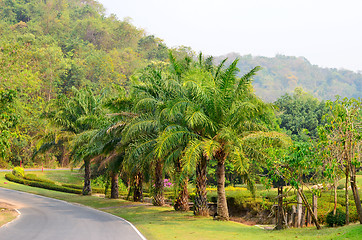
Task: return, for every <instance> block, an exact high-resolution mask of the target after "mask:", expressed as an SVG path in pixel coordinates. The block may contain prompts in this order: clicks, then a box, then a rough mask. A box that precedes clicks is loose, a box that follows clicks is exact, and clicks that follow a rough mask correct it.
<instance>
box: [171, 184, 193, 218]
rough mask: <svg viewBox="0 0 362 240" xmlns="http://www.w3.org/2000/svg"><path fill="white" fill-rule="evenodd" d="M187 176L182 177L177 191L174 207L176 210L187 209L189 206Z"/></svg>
mask: <svg viewBox="0 0 362 240" xmlns="http://www.w3.org/2000/svg"><path fill="white" fill-rule="evenodd" d="M188 181H189V180H188V178H186V179H184V180H183V181H182V183H181V186H180V191H179V193H178V196H177V199H176V202H175V205H174V208H175V210H176V211H188V210H190V207H189V192H188V189H187V184H188Z"/></svg>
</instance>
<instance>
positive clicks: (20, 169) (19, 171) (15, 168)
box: [13, 167, 24, 178]
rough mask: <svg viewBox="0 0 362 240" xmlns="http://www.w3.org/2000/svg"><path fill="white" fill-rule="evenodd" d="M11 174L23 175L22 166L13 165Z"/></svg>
mask: <svg viewBox="0 0 362 240" xmlns="http://www.w3.org/2000/svg"><path fill="white" fill-rule="evenodd" d="M13 175H14V176H17V177H21V178H23V177H24V168H21V167H14V169H13Z"/></svg>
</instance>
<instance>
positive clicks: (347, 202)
mask: <svg viewBox="0 0 362 240" xmlns="http://www.w3.org/2000/svg"><path fill="white" fill-rule="evenodd" d="M345 187H346V191H345V198H346V225H348V224H349V197H348V171H347V173H346V185H345Z"/></svg>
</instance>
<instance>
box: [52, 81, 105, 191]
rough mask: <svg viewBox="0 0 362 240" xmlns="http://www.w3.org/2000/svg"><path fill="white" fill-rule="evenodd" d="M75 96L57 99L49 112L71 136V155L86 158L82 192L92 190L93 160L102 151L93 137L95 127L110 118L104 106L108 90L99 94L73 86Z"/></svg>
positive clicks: (77, 160) (55, 121)
mask: <svg viewBox="0 0 362 240" xmlns="http://www.w3.org/2000/svg"><path fill="white" fill-rule="evenodd" d="M72 93H73V97H70V98H69V97H66V96H64V95H63V96H61V97H59V98H58V99H57V100H56V102H55V103H54V105H53V106H54V109H53V111H51V112H50V113H48V114H47V117H48V118H49V119H50V120H51V122H52V123H53V124H54V125H56V126H58V127H59V128H60V131H62V132H67V133H69V134H68V136H69V135H72V137H69V141H71V143H72V151H71V155H70V158H71V159H72V160H73V162H74V163H77V162H79V161H83V162H84V164H83V165H84V172H85V173H84V187H83V194H84V195H89V194H91V185H90V174H91V171H90V163H91V160H92V159H93V158H94V157H96V156H98V155H99V154H100V149H101V148H100V146H98V145H97V141H91V139H92V138H94V137H95V136H97V131H96V129H100V128H102V127H103V126H105V125H107V118H106V116H105V112H104V109H103V101H104V100H105V96H106V94H105V92H104V93H103V94H100V95H98V96H96V95H94V94H93V92H92V91H91V90H90V89H82V90H77V89H76V88H72Z"/></svg>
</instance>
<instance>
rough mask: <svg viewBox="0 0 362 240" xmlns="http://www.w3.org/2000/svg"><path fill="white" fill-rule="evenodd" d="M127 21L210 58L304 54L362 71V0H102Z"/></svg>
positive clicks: (316, 60)
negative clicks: (229, 54)
mask: <svg viewBox="0 0 362 240" xmlns="http://www.w3.org/2000/svg"><path fill="white" fill-rule="evenodd" d="M98 1H99V2H101V3H102V4H103V5H104V6H105V8H106V9H107V13H114V14H116V15H117V17H118V18H119V19H120V20H122V19H124V18H125V17H130V18H131V19H132V20H131V23H133V24H134V25H135V26H136V27H138V28H143V29H145V30H146V32H147V33H148V34H153V35H155V36H156V37H158V38H161V39H163V40H164V42H165V43H166V45H167V46H168V47H176V46H180V45H184V46H189V47H191V48H192V49H193V50H195V51H196V52H199V51H202V52H203V53H204V54H206V55H214V56H218V55H223V54H227V53H230V52H236V53H240V54H241V55H244V54H252V55H259V56H267V57H273V56H275V54H283V55H288V56H304V57H306V58H307V59H308V60H309V61H310V62H311V63H312V64H316V65H319V66H321V67H333V68H345V69H350V70H354V71H357V70H362V1H361V0H345V1H342V0H248V1H244V0H182V1H181V0H118V1H117V0H98Z"/></svg>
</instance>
